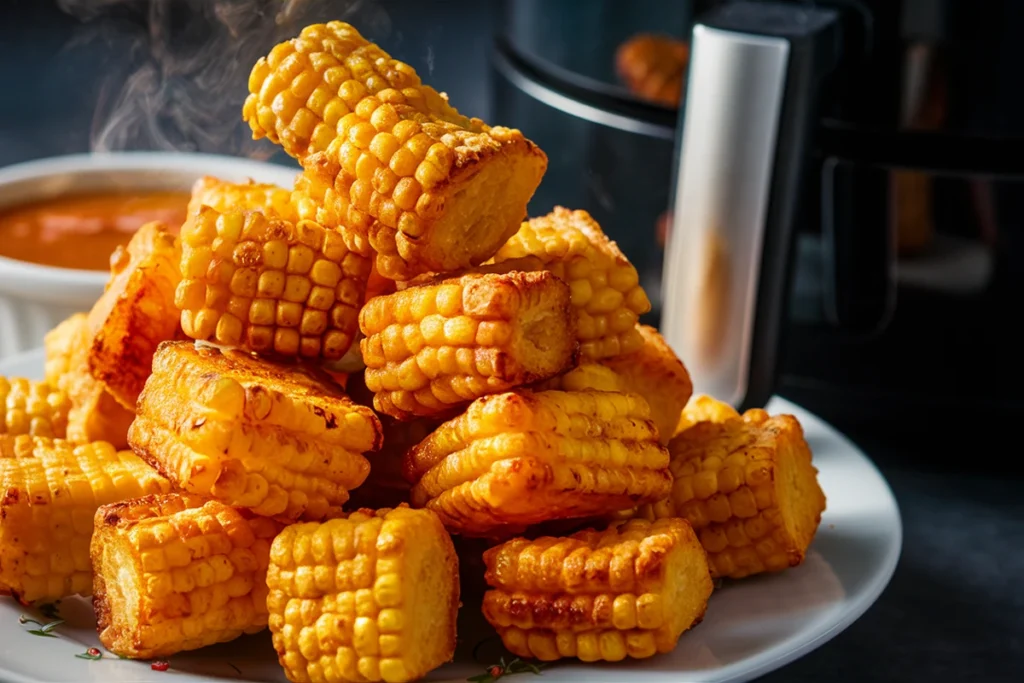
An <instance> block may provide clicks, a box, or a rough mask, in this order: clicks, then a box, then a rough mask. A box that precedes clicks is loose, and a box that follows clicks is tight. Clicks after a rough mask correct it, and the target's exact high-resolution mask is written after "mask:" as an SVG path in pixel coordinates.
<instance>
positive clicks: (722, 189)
mask: <svg viewBox="0 0 1024 683" xmlns="http://www.w3.org/2000/svg"><path fill="white" fill-rule="evenodd" d="M505 11H506V16H505V19H504V21H503V22H502V27H503V32H502V33H501V35H499V37H498V40H497V44H496V48H495V53H494V66H495V71H496V90H495V104H496V114H495V118H496V120H501V121H503V122H506V123H507V124H508V125H515V126H519V127H522V128H523V129H526V130H529V131H530V134H531V137H533V138H534V139H535V140H536V141H537V142H538V144H540V145H541V147H542V148H544V149H545V150H546V151H547V152H548V154H549V157H550V167H549V170H548V174H547V176H546V178H545V180H544V182H543V184H542V187H541V189H540V190H539V191H538V193H537V195H536V197H535V198H534V201H533V203H532V204H531V207H530V210H531V214H538V213H541V212H546V211H548V210H550V209H551V207H552V206H553V205H554V204H556V203H560V204H565V205H569V206H572V207H574V208H576V207H578V208H585V209H587V210H589V211H591V212H592V213H593V214H594V215H595V217H596V218H597V219H598V221H599V222H601V224H602V225H603V226H604V227H605V229H606V231H607V232H608V233H609V234H610V235H611V236H612V238H613V239H616V240H618V241H619V243H620V245H621V246H622V248H623V250H624V251H625V252H626V253H627V255H628V256H629V257H630V258H631V259H632V260H633V261H634V263H636V265H637V267H638V269H640V271H641V279H642V281H643V283H644V284H645V286H646V287H647V288H648V291H649V293H650V294H651V299H652V301H653V302H654V305H655V310H654V311H652V314H651V315H650V318H651V320H650V322H652V323H653V324H659V323H660V324H662V326H663V331H664V332H665V334H666V336H667V337H668V339H669V341H670V342H671V343H672V344H673V346H674V347H675V348H676V350H677V352H679V353H680V355H681V356H682V357H683V360H684V361H685V362H686V363H687V365H688V367H689V369H690V370H691V372H692V373H693V375H694V381H695V388H696V390H697V391H709V392H711V393H714V394H716V395H718V396H721V397H723V398H727V399H729V400H731V401H732V402H733V403H735V404H736V405H759V404H762V403H763V402H764V401H765V400H767V397H768V396H770V395H771V394H772V393H773V392H775V391H782V392H783V393H786V394H788V395H790V396H792V397H794V398H797V399H798V400H801V401H804V402H806V403H808V404H809V405H812V406H814V407H815V408H816V409H818V410H821V411H823V412H825V413H826V414H827V413H829V412H830V410H829V409H830V407H835V408H837V409H840V410H842V411H844V412H845V413H847V414H849V413H851V412H852V413H862V414H867V415H889V416H895V415H900V416H907V415H908V414H909V412H910V411H912V410H913V409H915V408H916V409H921V410H922V411H923V412H922V414H925V415H927V414H934V413H933V412H932V411H935V410H948V409H951V408H953V407H955V408H956V409H957V410H968V411H970V410H972V409H978V411H979V412H981V413H985V414H991V412H992V411H999V412H1001V411H1006V412H1010V413H1016V414H1019V413H1020V411H1021V410H1024V400H1022V399H1021V397H1020V393H1019V389H1018V387H1019V386H1020V384H1021V382H1022V380H1024V354H1020V353H1018V351H1017V348H1018V346H1019V343H1018V341H1017V340H1018V337H1017V335H1016V334H1015V332H1016V329H1017V328H1016V325H1017V320H1016V318H1017V317H1019V316H1020V315H1021V313H1022V312H1024V304H1022V303H1021V297H1022V295H1024V286H1022V284H1024V282H1022V281H1024V225H1022V222H1024V212H1022V208H1024V207H1022V203H1024V95H1022V89H1021V88H1020V87H1019V74H1020V73H1021V69H1022V67H1024V3H1019V2H1016V1H1015V0H994V1H986V2H976V1H973V0H945V1H943V0H862V1H857V0H846V1H840V0H835V1H833V2H736V1H722V2H696V3H692V4H687V3H662V2H658V1H656V0H655V1H648V2H631V3H619V2H588V3H577V2H574V1H573V0H539V1H536V2H531V1H528V0H512V1H511V2H509V3H507V5H506V9H505ZM642 32H650V33H660V34H667V35H672V36H675V37H676V38H678V39H681V40H685V41H688V42H690V43H691V45H690V47H691V50H692V53H691V58H690V63H689V72H688V74H687V82H688V86H687V88H686V90H685V94H684V96H683V101H682V102H681V103H680V106H679V107H678V108H673V107H667V106H664V105H659V104H654V103H650V102H645V101H642V100H641V99H639V98H638V97H636V96H634V95H632V94H631V93H630V92H629V91H627V89H626V88H625V87H624V86H623V85H622V83H620V82H619V81H618V79H617V77H616V74H615V70H614V60H615V50H616V49H617V47H618V46H619V45H621V44H622V42H623V41H625V40H627V39H628V38H629V37H630V36H632V35H634V34H636V33H642ZM659 222H660V223H661V225H662V226H664V225H666V224H668V226H669V228H670V229H669V230H668V233H669V240H668V246H667V250H666V247H665V245H663V244H662V243H661V240H659V233H658V225H659ZM666 257H667V258H666ZM717 258H721V259H724V260H723V261H722V262H721V264H717V261H715V259H717ZM709 263H710V264H711V265H709ZM719 265H721V267H719ZM707 348H714V350H715V353H714V354H710V355H709V354H704V355H702V354H703V351H702V349H704V350H706V349H707Z"/></svg>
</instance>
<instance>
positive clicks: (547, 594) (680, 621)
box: [483, 519, 712, 662]
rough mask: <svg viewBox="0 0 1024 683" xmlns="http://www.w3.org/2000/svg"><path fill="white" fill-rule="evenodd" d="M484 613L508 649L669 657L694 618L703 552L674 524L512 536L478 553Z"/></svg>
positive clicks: (702, 582)
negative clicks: (483, 569)
mask: <svg viewBox="0 0 1024 683" xmlns="http://www.w3.org/2000/svg"><path fill="white" fill-rule="evenodd" d="M484 562H485V563H486V564H487V573H486V575H485V576H486V579H487V583H488V584H489V585H490V586H491V587H492V588H493V590H490V591H488V592H487V593H486V594H485V595H484V601H483V612H484V616H485V617H486V618H487V621H489V622H490V623H491V625H492V626H494V627H495V629H497V631H498V635H500V636H501V640H502V642H503V643H504V644H505V647H506V648H508V649H509V651H510V652H512V653H513V654H515V655H517V656H519V657H532V658H536V659H540V660H543V661H552V660H556V659H561V658H563V657H577V658H579V659H581V660H583V661H585V662H594V661H607V662H617V661H620V660H622V659H625V658H626V657H635V658H644V657H652V656H654V655H655V654H657V653H662V652H670V651H671V650H672V649H673V648H674V647H675V645H676V641H678V640H679V636H680V634H682V633H683V631H686V630H687V629H689V628H691V627H692V626H694V625H696V624H697V623H699V622H700V621H701V619H702V618H703V617H704V611H705V609H706V608H707V604H708V598H709V597H710V595H711V591H712V581H711V576H710V574H709V572H708V560H707V555H706V554H705V553H704V549H703V548H702V547H701V545H700V542H699V541H698V540H697V536H696V535H695V534H694V533H693V529H691V528H690V525H689V524H687V523H686V522H685V521H684V520H682V519H660V520H658V521H656V522H653V523H651V522H648V521H646V520H630V521H629V522H626V523H625V524H621V525H616V526H613V527H612V528H610V529H608V530H607V531H594V530H586V531H581V532H579V533H576V534H573V535H572V536H569V537H563V538H555V537H550V536H547V537H542V538H538V539H536V540H532V541H531V540H527V539H525V538H517V539H513V540H511V541H508V542H507V543H504V544H502V545H499V546H496V547H494V548H491V549H489V550H488V551H487V552H485V553H484Z"/></svg>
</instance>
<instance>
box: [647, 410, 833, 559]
mask: <svg viewBox="0 0 1024 683" xmlns="http://www.w3.org/2000/svg"><path fill="white" fill-rule="evenodd" d="M669 452H670V453H671V456H672V463H671V465H670V467H671V469H672V474H673V476H674V478H675V483H674V485H673V486H672V493H671V494H670V495H669V496H668V497H667V498H665V499H664V500H661V501H659V502H657V503H654V504H653V505H650V506H644V507H642V508H641V509H640V511H639V515H640V516H644V517H648V518H662V517H684V518H686V519H687V520H688V521H689V522H690V524H691V525H692V526H693V528H694V529H695V530H696V531H697V534H698V535H699V537H700V541H701V543H702V544H703V545H704V548H705V549H706V550H707V552H708V558H709V560H710V562H711V573H712V575H713V576H715V577H719V576H727V577H731V578H737V579H738V578H742V577H744V576H749V575H751V574H757V573H760V572H765V571H778V570H780V569H785V568H786V567H792V566H795V565H798V564H800V563H801V562H802V561H803V559H804V555H805V554H806V552H807V548H808V546H809V545H810V544H811V541H812V540H813V539H814V534H815V532H816V531H817V529H818V523H819V522H820V521H821V513H822V511H824V509H825V495H824V494H823V493H822V491H821V487H820V486H819V485H818V480H817V470H816V469H815V467H814V465H813V464H812V463H811V450H810V448H809V447H808V445H807V442H806V441H805V440H804V435H803V429H802V428H801V426H800V423H799V422H798V421H797V420H796V418H795V417H793V416H792V415H776V416H773V417H769V416H768V413H766V412H765V411H763V410H759V409H755V410H748V411H747V412H746V413H744V414H743V417H742V418H726V419H724V420H723V421H721V422H698V423H697V424H695V425H693V426H692V427H690V428H689V429H687V430H685V431H683V432H682V433H680V434H679V436H677V437H675V438H674V439H673V440H672V441H671V442H670V443H669Z"/></svg>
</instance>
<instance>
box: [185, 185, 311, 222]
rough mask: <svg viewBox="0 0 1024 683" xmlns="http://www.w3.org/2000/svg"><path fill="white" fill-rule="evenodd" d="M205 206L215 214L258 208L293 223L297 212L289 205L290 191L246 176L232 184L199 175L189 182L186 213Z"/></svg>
mask: <svg viewBox="0 0 1024 683" xmlns="http://www.w3.org/2000/svg"><path fill="white" fill-rule="evenodd" d="M204 206H208V207H210V208H211V209H213V210H214V211H216V212H217V213H235V212H240V211H258V212H259V213H261V214H263V215H264V216H266V217H267V218H279V219H282V220H286V221H291V222H293V223H294V222H295V221H296V220H297V218H298V214H297V212H296V209H295V207H294V206H292V191H291V190H286V189H285V188H283V187H278V186H277V185H271V184H269V183H257V182H256V181H254V180H252V179H249V180H247V181H246V182H242V183H232V182H229V181H227V180H221V179H220V178H214V177H213V176H203V177H202V178H200V179H199V180H197V181H196V182H195V184H193V185H192V198H191V199H190V200H189V203H188V215H189V216H190V217H191V216H195V215H196V214H197V213H199V209H200V208H202V207H204Z"/></svg>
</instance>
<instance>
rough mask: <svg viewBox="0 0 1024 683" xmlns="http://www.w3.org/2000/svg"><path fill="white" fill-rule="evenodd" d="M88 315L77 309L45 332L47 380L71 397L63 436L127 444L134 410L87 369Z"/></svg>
mask: <svg viewBox="0 0 1024 683" xmlns="http://www.w3.org/2000/svg"><path fill="white" fill-rule="evenodd" d="M91 339H92V337H91V335H90V334H89V325H88V316H87V315H86V314H85V313H78V314H75V315H73V316H71V317H70V318H68V319H67V320H65V321H64V322H62V323H60V324H59V325H57V327H55V328H53V329H52V330H50V332H48V333H47V334H46V337H45V339H44V346H45V349H46V380H47V382H49V383H51V384H52V385H54V386H56V387H57V388H58V389H59V390H60V391H63V392H65V393H66V394H67V395H68V398H69V399H70V400H71V407H70V409H69V410H68V420H67V430H66V436H67V439H68V441H72V442H74V443H90V442H93V441H106V442H108V443H110V444H112V445H113V446H114V447H115V448H127V447H128V426H129V425H131V423H132V420H134V419H135V413H134V412H132V411H130V410H128V409H127V408H125V407H124V406H122V405H121V404H120V403H118V402H117V400H116V399H115V398H114V397H113V395H111V394H110V392H109V391H107V389H106V388H105V387H104V386H103V385H102V384H101V383H100V382H98V381H97V380H96V379H95V378H94V377H93V376H92V373H90V372H89V366H88V364H87V358H86V357H87V354H88V351H89V344H90V340H91Z"/></svg>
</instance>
